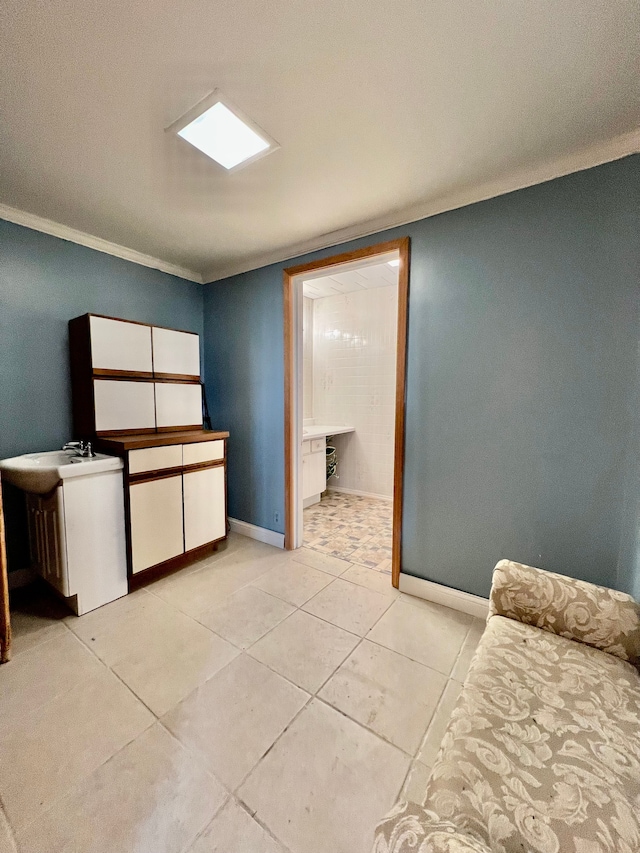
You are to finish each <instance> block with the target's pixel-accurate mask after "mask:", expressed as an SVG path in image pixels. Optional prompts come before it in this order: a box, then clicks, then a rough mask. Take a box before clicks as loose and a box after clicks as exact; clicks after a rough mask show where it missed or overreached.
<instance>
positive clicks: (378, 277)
mask: <svg viewBox="0 0 640 853" xmlns="http://www.w3.org/2000/svg"><path fill="white" fill-rule="evenodd" d="M394 284H396V285H397V284H398V268H397V267H392V266H389V264H388V262H387V261H385V262H383V263H381V264H368V265H366V266H361V267H357V268H355V269H349V270H347V271H346V272H338V271H336V272H335V273H332V274H331V275H325V276H320V277H318V278H314V279H307V280H305V281H304V282H303V284H302V293H303V295H304V296H307V297H308V298H309V299H321V298H322V297H324V296H337V295H338V294H339V293H352V292H353V291H355V290H371V289H372V288H374V287H390V286H391V285H394Z"/></svg>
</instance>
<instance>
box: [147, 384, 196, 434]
mask: <svg viewBox="0 0 640 853" xmlns="http://www.w3.org/2000/svg"><path fill="white" fill-rule="evenodd" d="M155 386H156V421H157V425H158V428H160V427H180V426H202V390H201V388H200V385H187V384H183V383H179V382H156V383H155Z"/></svg>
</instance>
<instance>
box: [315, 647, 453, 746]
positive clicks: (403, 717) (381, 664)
mask: <svg viewBox="0 0 640 853" xmlns="http://www.w3.org/2000/svg"><path fill="white" fill-rule="evenodd" d="M446 683H447V678H446V676H444V675H441V674H440V673H439V672H435V670H433V669H429V668H428V667H426V666H423V665H422V664H419V663H416V662H415V661H412V660H409V658H405V657H403V656H402V655H399V654H397V653H396V652H392V651H391V650H390V649H385V648H384V647H383V646H378V645H376V644H375V643H370V642H368V641H367V640H364V642H362V643H361V644H360V645H359V646H358V648H357V649H356V650H355V651H354V652H353V653H352V654H351V655H349V657H348V658H347V660H346V661H345V662H344V663H343V664H342V666H341V667H340V669H338V671H337V672H336V673H334V675H333V676H332V677H331V678H330V679H329V681H328V682H327V683H326V684H325V686H324V687H323V688H322V690H321V691H320V693H319V696H320V698H321V699H324V700H325V702H328V703H329V704H330V705H333V706H334V708H337V709H338V710H339V711H342V712H343V713H344V714H347V715H348V716H349V717H351V718H352V719H354V720H356V722H358V723H361V724H362V725H363V726H366V727H367V728H370V729H371V730H372V731H374V732H375V733H376V734H378V735H380V737H383V738H384V739H385V740H388V741H389V742H390V743H392V744H394V745H395V746H398V747H400V749H402V750H404V751H405V752H407V753H408V754H409V755H414V753H415V752H416V750H417V749H418V747H419V746H420V742H421V740H422V737H423V735H424V733H425V730H426V728H427V726H428V725H429V722H430V720H431V717H432V716H433V712H434V711H435V709H436V706H437V704H438V701H439V699H440V696H441V695H442V691H443V690H444V687H445V684H446Z"/></svg>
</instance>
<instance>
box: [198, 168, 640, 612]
mask: <svg viewBox="0 0 640 853" xmlns="http://www.w3.org/2000/svg"><path fill="white" fill-rule="evenodd" d="M639 202H640V158H639V157H637V156H635V157H630V158H627V159H625V160H622V161H618V162H616V163H611V164H607V165H604V166H600V167H598V168H596V169H591V170H589V171H585V172H580V173H577V174H575V175H570V176H568V177H565V178H561V179H558V180H555V181H551V182H549V183H546V184H542V185H539V186H536V187H531V188H529V189H525V190H521V191H519V192H515V193H511V194H510V195H507V196H502V197H500V198H497V199H492V200H491V201H487V202H483V203H480V204H476V205H472V206H469V207H467V208H464V209H461V210H456V211H452V212H450V213H446V214H442V215H440V216H436V217H432V218H430V219H426V220H422V221H420V222H416V223H413V224H411V225H408V226H406V227H403V228H398V229H393V230H390V231H386V232H384V233H381V234H378V235H375V236H373V237H369V238H367V239H363V240H357V241H353V242H351V243H348V244H344V245H342V246H339V247H334V248H332V249H329V250H325V251H322V252H316V253H314V254H311V255H306V256H305V257H303V258H300V259H297V260H296V263H299V262H305V261H307V260H311V259H314V258H319V257H327V256H329V255H332V254H335V253H336V252H338V251H346V250H349V249H352V248H357V247H360V246H364V245H370V244H372V243H376V242H379V241H381V240H387V239H391V238H394V237H399V236H404V235H409V236H410V238H411V277H410V301H409V349H408V375H407V436H406V439H407V440H406V472H405V489H404V525H403V550H402V567H403V571H405V572H408V573H409V574H413V575H417V576H419V577H423V578H427V579H429V580H433V581H437V582H441V583H445V584H448V585H449V586H453V587H456V588H458V589H462V590H465V591H468V592H471V593H475V594H479V595H485V596H486V595H487V594H488V591H489V586H490V579H491V571H492V568H493V565H494V564H495V562H496V561H497V560H498V559H500V558H501V557H510V558H512V559H515V560H520V561H523V562H528V563H533V564H534V565H536V564H537V565H542V566H544V567H545V568H547V569H549V570H553V571H558V572H562V573H565V574H571V575H573V576H575V577H579V578H584V579H585V580H591V581H595V582H598V583H602V584H606V585H609V586H620V587H622V588H627V589H631V590H635V591H636V593H638V591H640V590H639V587H640V574H639V571H638V563H637V559H638V558H637V554H638V545H639V542H638V517H639V512H638V510H639V507H640V487H639V482H638V479H639V477H638V475H639V473H640V472H639V470H638V466H637V461H636V460H637V454H636V452H635V451H636V450H637V447H638V445H639V444H640V442H639V441H638V435H640V411H639V409H638V398H639V397H640V394H638V384H637V383H638V345H639V342H640V278H639V270H640V205H639ZM289 265H291V262H290V261H289V262H287V263H284V264H274V265H271V266H269V267H265V268H263V269H260V270H256V271H253V272H251V273H246V274H244V275H239V276H235V277H233V278H230V279H227V280H225V281H223V282H217V283H213V284H211V285H208V286H207V287H206V294H205V300H204V322H205V376H206V379H207V387H208V388H209V389H210V398H211V399H210V408H211V410H212V417H213V421H214V423H215V424H217V425H218V426H220V427H223V428H228V429H229V430H230V431H231V433H232V441H231V445H230V448H231V449H230V458H229V513H230V515H232V516H235V517H237V518H240V519H243V520H245V521H248V522H251V523H253V524H257V525H259V526H262V527H267V528H270V529H272V530H277V531H279V532H282V531H283V520H284V483H283V478H284V474H283V435H284V426H283V366H282V352H283V345H282V340H283V329H282V310H283V306H282V270H283V268H284V267H286V266H289ZM631 469H633V470H631ZM275 512H278V513H280V519H281V521H280V524H275V523H274V513H275Z"/></svg>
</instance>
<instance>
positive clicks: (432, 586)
mask: <svg viewBox="0 0 640 853" xmlns="http://www.w3.org/2000/svg"><path fill="white" fill-rule="evenodd" d="M400 592H406V593H407V594H408V595H415V596H416V598H424V599H425V600H426V601H433V602H435V604H443V605H444V606H445V607H450V608H451V609H452V610H459V611H461V612H462V613H468V614H469V615H470V616H475V617H476V618H478V619H486V618H487V616H488V615H489V599H488V598H481V597H480V596H479V595H471V593H469V592H461V591H460V590H459V589H452V588H451V587H450V586H444V584H440V583H433V581H426V580H424V579H423V578H416V577H414V576H413V575H406V574H405V573H404V572H400Z"/></svg>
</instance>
